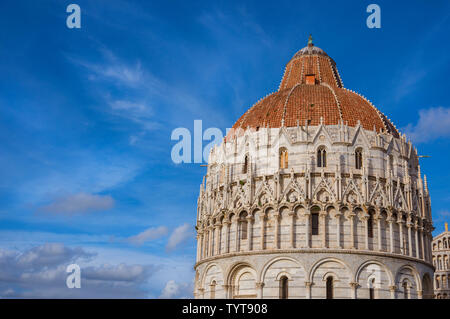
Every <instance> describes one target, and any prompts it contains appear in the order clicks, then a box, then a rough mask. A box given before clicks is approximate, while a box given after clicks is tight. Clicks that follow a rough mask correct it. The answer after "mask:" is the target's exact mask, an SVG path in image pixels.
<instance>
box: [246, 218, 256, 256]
mask: <svg viewBox="0 0 450 319" xmlns="http://www.w3.org/2000/svg"><path fill="white" fill-rule="evenodd" d="M246 218H247V250H248V251H250V250H252V249H253V247H252V246H253V221H254V220H255V219H254V218H253V216H247V217H246Z"/></svg>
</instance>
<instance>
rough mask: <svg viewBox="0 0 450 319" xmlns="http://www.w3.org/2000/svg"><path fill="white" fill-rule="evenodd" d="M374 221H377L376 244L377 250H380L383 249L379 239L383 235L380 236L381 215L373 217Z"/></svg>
mask: <svg viewBox="0 0 450 319" xmlns="http://www.w3.org/2000/svg"><path fill="white" fill-rule="evenodd" d="M375 221H376V222H377V244H378V250H379V251H382V250H383V245H382V244H381V239H382V238H383V237H382V234H381V216H380V215H378V216H377V217H376V218H375Z"/></svg>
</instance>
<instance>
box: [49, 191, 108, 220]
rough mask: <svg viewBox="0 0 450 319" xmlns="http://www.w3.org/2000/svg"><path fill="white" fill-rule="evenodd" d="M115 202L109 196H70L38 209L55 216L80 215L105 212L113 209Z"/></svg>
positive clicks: (82, 194)
mask: <svg viewBox="0 0 450 319" xmlns="http://www.w3.org/2000/svg"><path fill="white" fill-rule="evenodd" d="M114 204H115V201H114V199H113V198H112V197H111V196H110V195H95V194H88V193H83V192H82V193H78V194H70V195H67V196H63V197H59V198H57V199H55V200H54V201H53V202H52V203H50V204H48V205H45V206H43V207H41V208H40V211H42V212H46V213H55V214H68V215H71V214H82V213H91V212H98V211H106V210H109V209H112V208H113V207H114Z"/></svg>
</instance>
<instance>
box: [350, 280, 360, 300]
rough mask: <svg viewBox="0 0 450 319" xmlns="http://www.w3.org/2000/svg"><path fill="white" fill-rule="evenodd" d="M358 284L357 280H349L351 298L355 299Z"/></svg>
mask: <svg viewBox="0 0 450 319" xmlns="http://www.w3.org/2000/svg"><path fill="white" fill-rule="evenodd" d="M358 286H359V284H358V283H357V282H351V283H350V287H351V289H352V299H356V289H357V288H358Z"/></svg>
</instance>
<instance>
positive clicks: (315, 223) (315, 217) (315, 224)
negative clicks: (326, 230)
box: [311, 213, 319, 235]
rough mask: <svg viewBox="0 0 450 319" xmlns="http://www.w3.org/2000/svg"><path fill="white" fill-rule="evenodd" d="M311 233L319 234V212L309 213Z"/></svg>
mask: <svg viewBox="0 0 450 319" xmlns="http://www.w3.org/2000/svg"><path fill="white" fill-rule="evenodd" d="M311 234H312V235H319V213H312V214H311Z"/></svg>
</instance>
